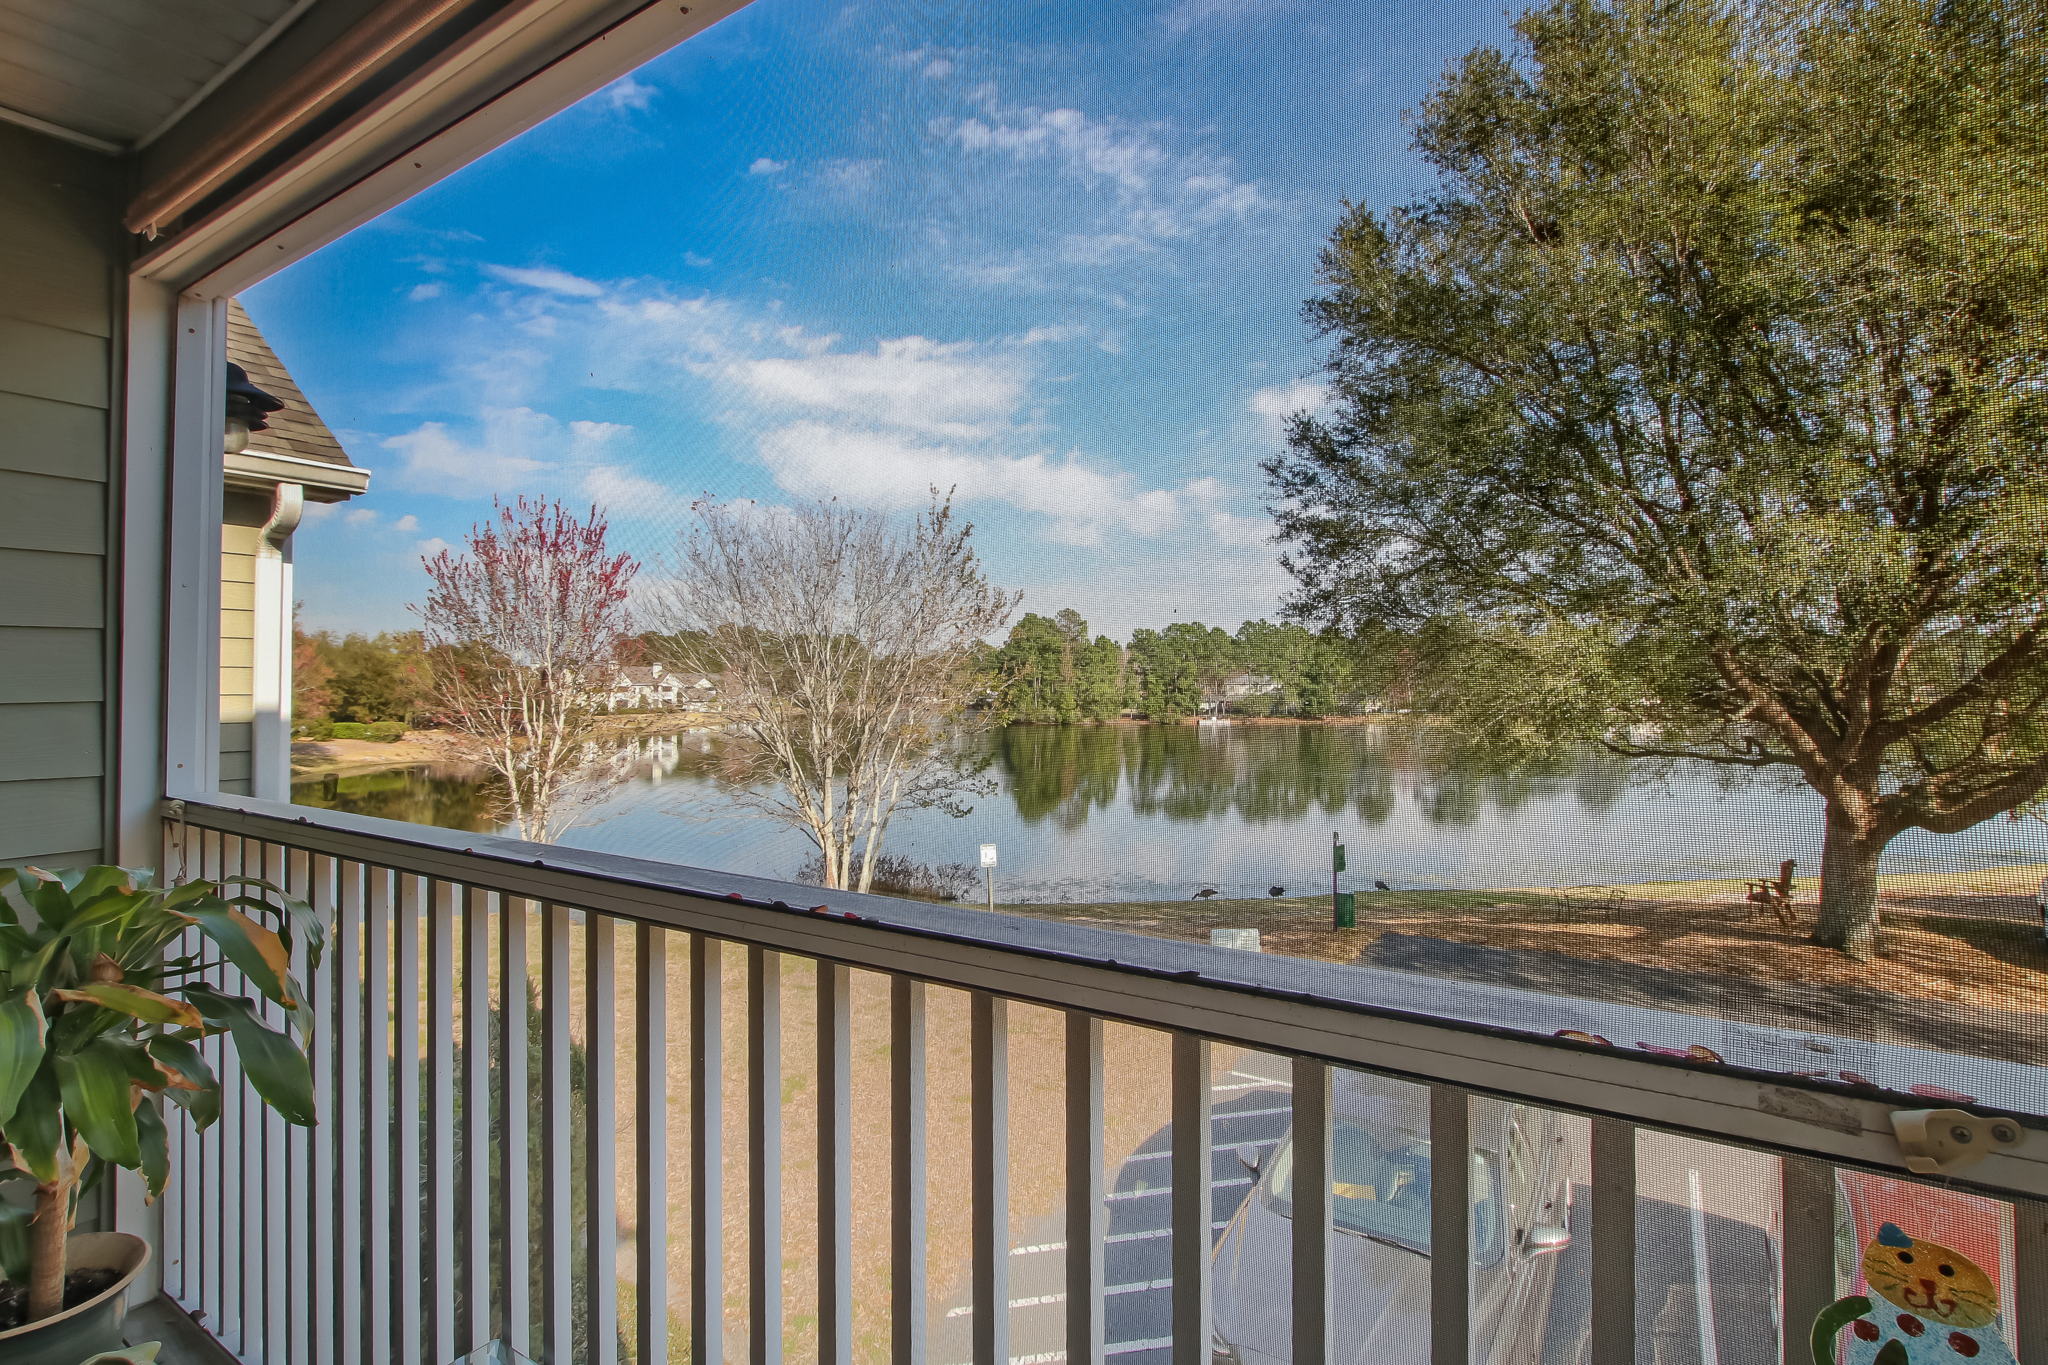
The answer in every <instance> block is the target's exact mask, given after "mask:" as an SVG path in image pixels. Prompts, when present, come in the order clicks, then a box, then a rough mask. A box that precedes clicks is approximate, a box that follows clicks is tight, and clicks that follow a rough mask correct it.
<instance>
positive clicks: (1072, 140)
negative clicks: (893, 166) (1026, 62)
mask: <svg viewBox="0 0 2048 1365" xmlns="http://www.w3.org/2000/svg"><path fill="white" fill-rule="evenodd" d="M975 98H976V99H977V100H978V103H979V106H980V109H979V112H978V113H976V114H973V115H970V116H967V117H963V118H950V117H940V118H935V119H933V120H932V121H931V122H930V124H929V125H928V127H929V131H930V133H931V135H932V136H933V137H935V138H937V139H938V140H939V141H940V142H942V143H944V144H949V145H951V146H953V147H955V148H957V149H958V150H959V151H961V152H962V153H964V154H965V155H967V156H969V157H984V158H986V157H993V158H999V159H1001V160H1004V161H1007V162H1010V163H1012V164H1013V165H1014V166H1016V167H1017V168H1019V172H1020V174H1023V173H1028V172H1029V171H1031V170H1032V169H1033V168H1036V169H1037V170H1038V171H1039V172H1040V173H1042V174H1046V175H1049V176H1050V177H1051V179H1050V180H1049V181H1047V182H1045V183H1044V184H1042V185H1040V186H1038V187H1036V188H1035V190H1034V189H1033V188H1031V187H1029V186H1023V187H1020V186H1016V185H1009V186H1007V187H1006V189H1005V193H1006V194H1008V195H1009V196H1011V197H1012V198H1013V199H1017V200H1022V199H1024V198H1026V197H1027V196H1031V195H1033V194H1035V195H1036V196H1037V197H1040V198H1043V199H1045V200H1047V201H1049V202H1051V201H1057V202H1058V204H1059V212H1058V215H1057V218H1056V219H1048V221H1058V222H1061V223H1066V224H1076V225H1077V226H1075V227H1074V228H1073V230H1070V231H1067V232H1064V233H1062V234H1060V235H1058V236H1057V237H1054V238H1052V239H1051V240H1049V241H1042V242H1033V243H1031V244H1028V245H1024V246H1021V247H1017V248H1015V249H1014V250H1013V251H1012V252H1011V253H1009V255H1008V257H1007V258H1004V257H1002V256H998V257H997V258H996V259H979V260H976V259H966V260H962V261H959V262H956V263H954V264H953V265H952V266H951V269H952V270H953V272H954V273H955V274H957V275H959V276H960V277H961V278H963V279H965V280H968V281H969V282H971V283H977V284H982V285H985V286H993V287H1000V288H1016V287H1040V288H1043V287H1046V286H1047V285H1048V284H1064V283H1066V282H1067V281H1068V280H1069V278H1070V277H1071V274H1072V271H1071V270H1066V269H1062V267H1107V266H1116V265H1123V264H1127V263H1129V262H1131V261H1134V260H1137V259H1141V258H1151V259H1152V260H1154V261H1156V262H1157V263H1158V264H1159V265H1162V266H1170V265H1173V264H1174V263H1175V260H1176V258H1175V257H1174V256H1172V255H1169V254H1167V253H1166V252H1165V251H1164V250H1163V248H1165V247H1166V246H1168V245H1169V244H1172V245H1174V246H1176V247H1179V246H1181V245H1183V244H1185V243H1186V242H1188V241H1189V240H1190V239H1195V238H1197V237H1198V236H1200V235H1202V234H1205V233H1211V232H1213V231H1214V230H1216V229H1220V228H1225V227H1229V228H1233V229H1235V228H1238V227H1241V225H1242V224H1243V223H1245V222H1246V221H1249V220H1252V219H1255V218H1258V217H1260V216H1262V215H1265V214H1267V213H1269V212H1270V211H1272V210H1274V209H1276V208H1277V207H1278V205H1277V204H1276V203H1275V201H1274V200H1272V199H1271V198H1270V197H1269V196H1268V195H1267V194H1266V193H1265V192H1264V191H1263V190H1261V189H1260V188H1259V186H1258V184H1257V183H1256V182H1254V181H1250V180H1245V179H1241V178H1239V177H1238V175H1237V174H1236V172H1235V169H1234V167H1233V164H1232V163H1231V162H1230V161H1229V160H1228V159H1227V158H1224V157H1220V156H1214V155H1210V154H1207V153H1202V152H1189V151H1183V150H1180V148H1179V146H1178V145H1177V144H1179V143H1181V142H1182V141H1184V139H1183V138H1182V137H1181V136H1180V134H1179V133H1178V131H1177V130H1176V129H1174V128H1173V127H1172V126H1171V125H1169V124H1162V123H1144V124H1139V123H1132V122H1128V121H1125V120H1121V119H1114V118H1097V117H1091V116H1090V115H1088V114H1086V113H1084V112H1083V111H1081V110H1079V109H1073V108H1055V109H1045V108H1039V107H1036V106H1029V105H1006V104H1004V103H1002V101H1001V100H1000V99H999V98H998V97H997V95H996V94H995V92H994V91H993V90H991V89H983V90H981V91H979V92H977V94H976V96H975ZM1077 183H1078V185H1079V186H1080V187H1081V190H1082V191H1083V192H1082V193H1078V194H1077V193H1076V191H1075V185H1076V184H1077Z"/></svg>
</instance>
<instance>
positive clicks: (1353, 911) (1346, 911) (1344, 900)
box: [1332, 891, 1358, 929]
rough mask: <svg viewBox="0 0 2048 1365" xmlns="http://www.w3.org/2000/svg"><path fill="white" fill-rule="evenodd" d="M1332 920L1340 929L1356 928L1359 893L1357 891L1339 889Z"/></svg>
mask: <svg viewBox="0 0 2048 1365" xmlns="http://www.w3.org/2000/svg"><path fill="white" fill-rule="evenodd" d="M1332 920H1333V922H1334V924H1335V926H1336V927H1337V928H1339V929H1356V928H1357V927H1358V893H1357V892H1356V891H1339V892H1338V893H1337V905H1336V909H1335V912H1334V914H1333V915H1332Z"/></svg>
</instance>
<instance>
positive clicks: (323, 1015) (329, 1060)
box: [305, 854, 341, 1365]
mask: <svg viewBox="0 0 2048 1365" xmlns="http://www.w3.org/2000/svg"><path fill="white" fill-rule="evenodd" d="M334 883H335V862H334V859H332V858H330V857H328V856H327V855H325V854H316V855H314V857H313V860H312V869H311V875H310V885H309V888H308V890H309V900H310V903H311V904H312V906H313V908H314V910H316V911H317V912H319V915H320V920H321V922H322V923H324V924H326V925H328V926H329V934H328V943H327V954H326V956H325V957H323V958H322V959H321V964H320V970H319V971H318V972H316V973H314V975H313V985H312V995H313V1046H312V1050H311V1057H310V1060H311V1062H312V1066H313V1108H314V1112H315V1113H316V1114H318V1115H319V1118H320V1124H319V1126H318V1127H316V1128H314V1129H312V1130H311V1131H310V1132H308V1133H307V1134H306V1148H307V1154H308V1158H309V1160H308V1164H309V1165H310V1166H311V1167H312V1179H311V1181H310V1182H309V1188H308V1191H307V1200H306V1202H307V1210H306V1234H307V1238H308V1242H307V1245H308V1247H309V1249H310V1260H311V1269H312V1274H311V1276H310V1278H309V1283H308V1287H307V1298H308V1304H307V1317H308V1319H309V1321H308V1322H307V1335H308V1337H309V1338H310V1339H309V1340H308V1342H307V1351H306V1356H305V1359H307V1360H310V1361H315V1362H318V1365H332V1362H333V1360H334V1342H335V1328H336V1317H335V1310H334V1223H335V1216H336V1214H337V1212H339V1210H338V1208H337V1206H336V1204H335V1199H334V1160H335V1144H336V1143H337V1141H338V1140H339V1138H338V1136H337V1130H338V1128H339V1126H340V1125H339V1123H338V1122H337V1119H336V1105H337V1103H338V1100H339V1096H338V1095H337V1094H336V1086H335V1069H334V1068H335V1052H336V1050H337V1043H336V1039H335V1033H334V996H335V986H334V974H335V972H336V970H337V967H336V962H337V960H338V959H339V958H340V956H341V954H340V951H339V947H338V944H337V943H336V942H335V931H336V930H338V928H339V925H340V915H341V912H340V909H339V908H338V906H337V904H336V900H335V884H334Z"/></svg>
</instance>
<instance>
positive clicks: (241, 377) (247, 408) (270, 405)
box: [222, 362, 284, 455]
mask: <svg viewBox="0 0 2048 1365" xmlns="http://www.w3.org/2000/svg"><path fill="white" fill-rule="evenodd" d="M283 406H284V402H283V400H282V399H279V398H275V397H273V396H271V395H270V394H267V393H265V392H264V391H263V390H262V389H259V388H257V387H256V386H255V384H253V383H251V382H250V380H249V372H248V371H247V370H245V369H243V368H242V367H241V366H240V365H237V364H234V363H233V362H229V364H228V394H227V440H226V442H225V444H224V445H223V446H222V449H223V450H224V451H225V453H227V454H229V455H239V454H241V453H242V452H243V451H244V450H246V449H248V448H249V436H250V434H251V433H252V432H258V431H262V430H264V429H266V428H267V427H268V426H269V425H270V423H269V422H267V421H266V420H264V419H265V418H267V417H268V416H269V415H270V414H271V413H273V412H276V411H277V410H278V409H279V408H282V407H283Z"/></svg>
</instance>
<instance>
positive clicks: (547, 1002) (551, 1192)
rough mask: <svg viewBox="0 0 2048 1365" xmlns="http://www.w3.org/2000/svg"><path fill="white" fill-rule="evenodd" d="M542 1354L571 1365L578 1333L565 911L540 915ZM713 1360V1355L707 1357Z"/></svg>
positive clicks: (554, 1364) (551, 1363) (553, 1364)
mask: <svg viewBox="0 0 2048 1365" xmlns="http://www.w3.org/2000/svg"><path fill="white" fill-rule="evenodd" d="M540 1015H541V1027H542V1033H541V1045H540V1046H541V1094H540V1104H541V1156H542V1163H543V1164H542V1166H541V1202H542V1204H543V1205H544V1207H545V1212H544V1214H543V1216H542V1218H541V1237H542V1242H541V1266H542V1274H543V1277H544V1283H545V1286H546V1290H545V1293H546V1298H545V1301H544V1302H543V1303H542V1305H541V1320H542V1330H543V1339H542V1342H541V1353H542V1356H543V1358H544V1359H545V1360H546V1361H547V1365H570V1361H571V1360H572V1359H573V1358H574V1355H573V1352H574V1342H575V1333H576V1322H575V1309H574V1300H573V1298H572V1293H571V1276H572V1273H573V1272H572V1270H571V1265H572V1263H573V1253H572V1251H571V1249H570V1238H571V1236H572V1235H573V1233H574V1231H575V1226H576V1225H575V1214H574V1212H573V1209H572V1197H571V1194H570V1189H569V1179H570V1174H571V1172H570V1163H569V1156H570V1152H569V1130H570V1121H569V1106H570V1104H571V1103H572V1101H573V1098H574V1097H573V1096H572V1094H571V1093H570V1079H569V912H568V911H567V910H565V909H563V908H562V907H561V906H559V905H549V906H546V907H544V908H543V909H542V911H541V942H540ZM711 1359H716V1357H711Z"/></svg>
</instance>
